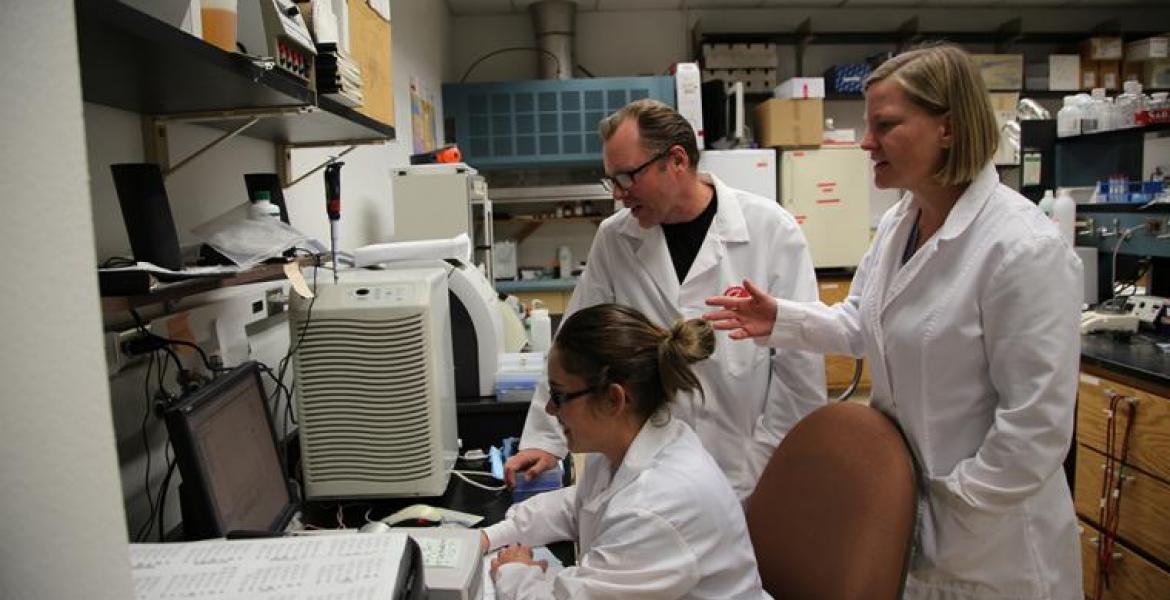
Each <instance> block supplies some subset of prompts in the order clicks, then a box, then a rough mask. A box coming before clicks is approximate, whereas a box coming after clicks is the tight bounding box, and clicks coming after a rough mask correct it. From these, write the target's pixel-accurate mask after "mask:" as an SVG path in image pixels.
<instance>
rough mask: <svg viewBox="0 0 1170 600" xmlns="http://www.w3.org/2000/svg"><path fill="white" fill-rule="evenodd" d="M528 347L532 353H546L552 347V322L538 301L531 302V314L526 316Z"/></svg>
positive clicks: (545, 309) (542, 303) (546, 310)
mask: <svg viewBox="0 0 1170 600" xmlns="http://www.w3.org/2000/svg"><path fill="white" fill-rule="evenodd" d="M528 346H529V349H530V350H531V351H532V352H546V353H547V352H548V350H549V348H550V347H551V346H552V320H551V319H549V316H548V309H547V308H545V307H544V302H541V301H540V300H533V301H532V312H531V313H530V314H529V315H528Z"/></svg>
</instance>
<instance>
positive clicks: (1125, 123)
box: [1057, 79, 1146, 127]
mask: <svg viewBox="0 0 1170 600" xmlns="http://www.w3.org/2000/svg"><path fill="white" fill-rule="evenodd" d="M1122 88H1123V89H1124V90H1125V91H1124V92H1123V93H1122V94H1120V95H1118V96H1117V103H1116V105H1117V114H1118V117H1119V118H1118V120H1119V121H1120V122H1119V123H1118V126H1119V127H1137V115H1138V113H1140V112H1141V111H1143V110H1145V109H1146V107H1145V96H1144V95H1142V84H1141V83H1140V82H1137V81H1133V80H1132V79H1131V80H1129V81H1126V82H1125V83H1123V84H1122ZM1057 127H1059V125H1057Z"/></svg>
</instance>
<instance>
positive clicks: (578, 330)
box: [555, 304, 715, 419]
mask: <svg viewBox="0 0 1170 600" xmlns="http://www.w3.org/2000/svg"><path fill="white" fill-rule="evenodd" d="M555 345H556V348H557V350H558V352H559V353H560V356H561V366H562V368H564V370H565V371H566V372H568V373H571V374H573V375H576V376H578V377H581V378H582V379H584V380H585V381H586V382H587V383H588V385H589V387H590V388H592V389H598V390H599V389H601V388H602V387H604V386H606V385H609V384H611V383H620V384H622V385H623V386H625V387H626V389H627V390H628V391H629V392H630V396H631V405H632V406H633V407H634V411H635V413H636V414H637V415H638V416H640V417H643V418H647V419H648V418H651V417H654V416H655V415H657V414H660V413H665V412H666V407H667V405H668V404H669V402H670V401H671V400H673V399H674V397H675V396H676V395H677V394H678V393H679V392H681V391H687V390H695V389H697V390H699V391H700V393H701V392H702V386H701V385H700V383H699V378H698V377H697V376H696V375H695V373H694V371H692V370H691V367H690V365H691V363H695V362H698V361H701V360H703V359H705V358H707V357H709V356H711V354H712V353H713V352H715V332H714V331H713V330H712V329H711V326H710V324H708V323H707V322H706V321H704V320H702V319H691V320H689V321H678V322H677V323H675V324H674V326H673V327H671V328H670V330H667V329H664V328H662V327H659V326H657V325H655V324H654V323H652V322H650V319H648V318H647V317H646V315H643V314H642V313H641V312H639V311H637V310H635V309H633V308H630V307H628V306H622V305H620V304H598V305H595V306H590V307H588V308H583V309H581V310H579V311H577V312H575V313H573V314H572V315H570V316H569V318H568V319H565V322H564V323H562V324H561V328H560V330H558V331H557V337H556V341H555Z"/></svg>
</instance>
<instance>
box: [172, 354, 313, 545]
mask: <svg viewBox="0 0 1170 600" xmlns="http://www.w3.org/2000/svg"><path fill="white" fill-rule="evenodd" d="M165 418H166V424H167V430H168V431H169V432H170V436H171V445H172V446H173V447H174V449H175V460H176V461H177V463H178V467H179V474H180V475H181V476H182V478H183V482H182V484H181V485H180V486H179V495H180V499H181V502H182V513H183V532H184V537H186V538H187V539H189V540H197V539H206V538H211V537H222V536H224V535H226V534H227V533H228V532H229V531H234V530H261V531H279V530H281V529H283V528H284V527H285V526H286V525H287V524H288V522H289V520H290V519H291V518H292V515H293V513H294V512H295V510H296V503H295V500H294V495H293V489H292V486H291V484H290V483H289V482H288V480H287V479H286V478H285V476H284V471H283V469H282V468H281V460H280V455H279V452H278V450H277V444H276V436H275V434H274V430H273V426H272V417H271V415H270V413H269V411H268V400H267V398H266V394H265V392H264V386H263V383H262V381H261V379H260V370H259V369H258V368H257V365H256V363H255V362H247V363H244V364H242V365H240V366H239V367H237V368H235V369H234V370H232V371H231V372H230V373H227V374H225V375H221V376H220V377H218V378H216V379H214V380H213V381H211V382H210V383H208V384H207V385H206V386H204V387H203V388H200V389H199V390H197V391H195V392H194V393H192V394H191V395H190V396H188V397H187V398H185V399H183V400H182V401H181V402H180V403H179V404H177V405H175V406H174V407H172V408H170V409H168V410H167V411H166V416H165Z"/></svg>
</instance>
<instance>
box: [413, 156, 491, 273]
mask: <svg viewBox="0 0 1170 600" xmlns="http://www.w3.org/2000/svg"><path fill="white" fill-rule="evenodd" d="M390 179H391V185H392V190H393V202H394V241H395V242H405V241H412V240H433V239H446V238H452V237H455V236H457V235H459V234H461V233H463V234H467V235H468V236H469V237H470V238H471V239H472V241H473V244H472V249H473V253H472V260H473V262H476V263H482V264H483V265H484V267H485V268H486V269H487V274H488V279H489V280H490V279H492V277H493V270H494V265H493V264H492V252H491V248H492V243H493V242H494V241H495V240H494V239H493V233H492V204H491V200H490V199H489V198H488V188H487V182H486V181H485V180H484V178H483V177H482V176H481V175H479V173H478V171H476V170H475V169H473V168H471V167H469V166H467V165H466V164H463V163H448V164H435V165H412V166H409V167H397V168H394V169H392V170H391V171H390ZM477 208H478V209H479V210H480V211H481V213H482V214H480V217H481V219H482V220H481V223H482V231H480V232H478V233H477V232H476V231H475V213H476V209H477Z"/></svg>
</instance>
